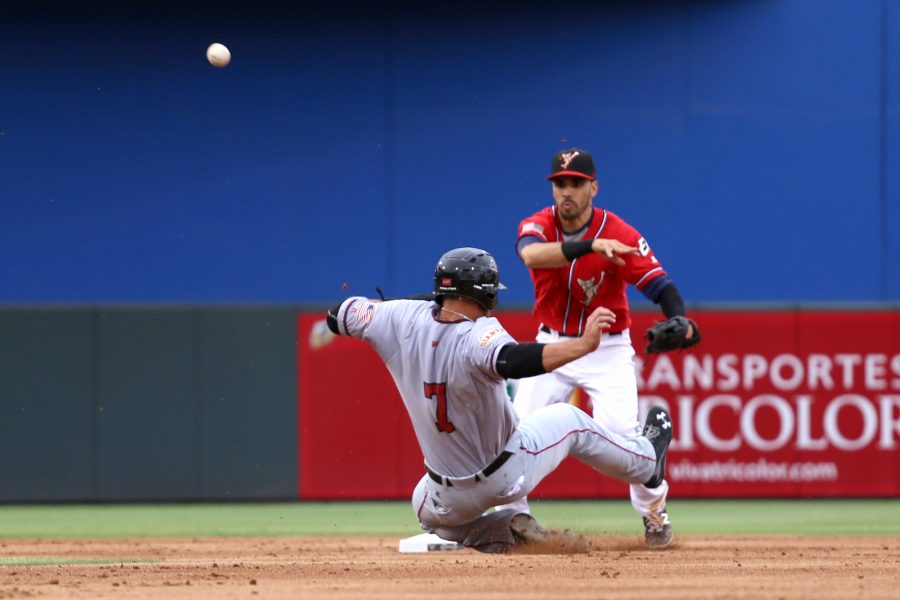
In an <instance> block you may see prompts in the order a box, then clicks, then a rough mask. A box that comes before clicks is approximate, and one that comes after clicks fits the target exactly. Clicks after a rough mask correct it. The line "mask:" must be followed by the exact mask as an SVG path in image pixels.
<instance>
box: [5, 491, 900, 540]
mask: <svg viewBox="0 0 900 600" xmlns="http://www.w3.org/2000/svg"><path fill="white" fill-rule="evenodd" d="M532 511H533V512H534V515H535V516H536V517H537V518H538V520H540V521H541V522H542V523H543V524H544V525H546V526H548V527H551V528H554V529H562V528H569V529H572V530H573V531H577V532H579V533H586V534H604V533H605V534H637V533H640V532H641V531H642V528H641V524H640V519H639V518H638V517H637V515H636V514H635V513H634V512H633V511H632V509H631V506H630V504H629V503H628V502H627V501H626V500H620V501H607V502H556V501H553V502H551V501H535V502H533V503H532ZM669 513H670V516H671V518H672V521H673V524H674V526H675V528H676V531H678V533H680V534H704V535H716V534H792V535H885V536H898V535H900V499H898V500H819V501H813V500H809V501H807V500H787V501H702V500H701V501H698V500H691V501H688V500H672V501H670V503H669ZM416 533H419V529H418V524H417V523H416V520H415V518H414V516H413V512H412V508H411V507H410V504H409V503H408V502H334V503H323V502H295V503H283V504H129V505H74V506H73V505H51V506H32V505H29V506H0V538H16V537H39V538H82V537H195V536H272V535H363V536H406V535H413V534H416Z"/></svg>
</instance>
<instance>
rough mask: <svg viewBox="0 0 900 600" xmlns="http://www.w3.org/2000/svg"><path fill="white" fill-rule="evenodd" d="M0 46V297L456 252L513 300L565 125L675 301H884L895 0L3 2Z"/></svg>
mask: <svg viewBox="0 0 900 600" xmlns="http://www.w3.org/2000/svg"><path fill="white" fill-rule="evenodd" d="M212 41H220V42H223V43H225V44H227V45H229V46H230V47H231V49H232V51H233V54H234V60H233V62H232V64H231V65H230V66H229V67H227V68H226V69H221V70H217V69H214V68H212V67H210V66H209V65H208V64H207V63H206V62H205V58H204V50H205V48H206V46H207V45H208V44H209V43H210V42H212ZM0 55H2V56H3V57H4V58H3V62H2V65H0V83H2V88H3V91H2V93H0V210H2V215H0V256H3V257H4V259H5V260H4V268H3V272H4V276H3V277H2V278H0V302H2V303H7V304H17V303H31V302H62V303H69V302H157V301H165V302H168V301H174V302H184V301H187V302H331V301H333V300H336V299H338V298H340V297H342V296H344V295H345V294H346V292H344V291H343V290H342V287H341V284H343V283H344V282H347V283H348V284H349V292H350V293H364V294H370V293H372V291H373V288H374V286H376V285H379V286H381V287H382V288H383V289H384V290H385V291H386V292H387V293H390V294H405V293H410V292H416V291H421V290H423V289H425V288H427V287H428V286H429V285H430V273H431V269H432V268H433V265H434V262H435V261H436V259H437V257H438V256H439V255H440V254H441V252H443V250H445V249H447V248H448V247H453V246H459V245H475V246H482V247H486V248H488V249H490V250H492V251H493V252H494V253H495V254H496V255H497V258H498V260H499V261H500V264H501V270H502V271H503V277H504V279H505V280H506V283H507V285H508V286H509V292H508V293H507V295H506V297H505V300H506V302H508V303H511V304H519V305H525V304H528V303H529V302H530V299H531V286H530V283H529V280H528V276H527V273H526V271H525V269H524V267H523V266H522V265H521V264H520V263H519V262H518V260H517V259H516V257H515V254H514V250H513V245H514V240H515V230H516V225H517V223H518V221H519V220H520V219H521V218H522V217H523V216H525V215H526V214H528V213H530V212H532V211H534V210H537V209H539V208H540V207H542V206H544V205H546V204H547V203H548V202H549V200H550V194H549V186H548V184H547V183H546V182H545V181H544V175H545V173H546V170H547V167H548V162H549V158H550V156H551V155H552V154H553V153H554V152H555V151H557V150H558V149H560V148H562V147H566V146H569V145H580V146H583V147H586V148H588V149H590V150H592V151H593V153H594V155H595V157H596V159H597V162H598V166H599V180H600V195H599V198H598V204H600V205H602V206H605V207H607V208H610V209H611V210H613V211H615V212H618V213H619V214H620V215H622V216H623V217H624V218H626V219H627V220H629V221H630V222H632V223H633V224H635V225H636V226H638V228H639V229H640V230H641V231H642V233H643V234H644V235H645V236H646V237H647V238H648V240H649V241H650V243H651V244H652V245H653V246H654V248H655V250H656V252H657V255H658V256H660V258H661V260H662V261H663V264H664V265H665V266H666V267H667V268H668V269H669V270H670V271H671V272H672V274H673V276H674V277H675V280H676V281H677V282H678V284H679V287H680V288H681V289H682V292H683V294H684V295H685V297H686V298H687V299H688V300H689V301H694V302H722V301H727V302H732V301H737V302H741V301H751V302H752V301H778V302H783V301H791V302H793V301H801V302H802V301H892V300H897V299H900V244H898V243H897V241H896V240H897V239H900V209H898V206H900V124H898V121H900V117H898V114H900V112H898V107H900V5H898V4H897V3H896V2H893V1H891V0H827V1H821V0H781V1H774V0H769V1H766V0H759V1H751V0H741V1H739V0H732V1H724V0H723V1H721V2H702V1H695V2H677V1H673V2H579V1H574V2H569V3H566V4H565V5H564V6H563V5H557V4H553V3H546V2H531V1H525V2H521V1H516V2H512V1H503V0H501V1H498V2H492V3H484V2H474V1H471V0H463V1H460V2H413V1H411V0H410V1H406V0H383V1H371V2H362V1H355V2H354V1H348V0H344V1H333V2H324V3H318V4H312V3H304V2H288V1H286V0H285V1H282V2H272V1H261V2H255V3H238V2H220V3H217V10H215V11H210V10H209V9H208V8H207V7H204V6H203V5H202V4H201V3H197V2H163V3H159V2H156V3H150V2H147V3H137V2H112V1H109V0H107V1H97V0H88V1H86V2H79V3H71V2H61V1H58V0H47V1H41V2H25V1H21V0H13V1H10V2H4V3H3V5H2V8H0Z"/></svg>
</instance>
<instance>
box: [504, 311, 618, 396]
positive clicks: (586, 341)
mask: <svg viewBox="0 0 900 600" xmlns="http://www.w3.org/2000/svg"><path fill="white" fill-rule="evenodd" d="M615 322H616V315H615V313H614V312H613V311H611V310H609V309H608V308H604V307H602V306H601V307H599V308H596V309H594V312H592V313H591V314H590V316H589V317H588V318H587V321H585V326H584V333H582V335H581V337H577V338H567V339H565V340H562V341H560V342H556V343H554V344H540V343H528V344H508V345H506V346H504V347H503V348H501V349H500V354H499V356H498V358H497V372H498V373H499V374H500V375H501V376H502V377H504V378H506V379H522V378H523V377H534V376H536V375H542V374H543V373H548V372H550V371H553V370H554V369H558V368H559V367H561V366H563V365H565V364H568V363H570V362H572V361H573V360H577V359H579V358H581V357H582V356H584V355H586V354H590V353H591V352H593V351H594V350H596V349H597V347H598V346H599V345H600V336H601V335H602V334H603V331H604V330H605V329H608V328H609V327H610V326H611V325H612V324H613V323H615Z"/></svg>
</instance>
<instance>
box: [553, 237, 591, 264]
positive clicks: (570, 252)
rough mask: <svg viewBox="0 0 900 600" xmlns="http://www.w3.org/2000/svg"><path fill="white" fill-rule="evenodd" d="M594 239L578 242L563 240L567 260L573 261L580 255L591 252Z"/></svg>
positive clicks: (563, 251)
mask: <svg viewBox="0 0 900 600" xmlns="http://www.w3.org/2000/svg"><path fill="white" fill-rule="evenodd" d="M593 243H594V240H578V241H577V242H563V243H562V244H561V245H560V248H561V249H562V253H563V256H565V257H566V260H568V261H573V260H575V259H576V258H578V257H579V256H584V255H585V254H590V252H591V246H592V245H593Z"/></svg>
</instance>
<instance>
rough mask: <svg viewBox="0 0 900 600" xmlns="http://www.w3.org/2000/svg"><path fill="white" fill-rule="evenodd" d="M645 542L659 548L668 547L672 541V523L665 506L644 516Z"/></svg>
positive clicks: (651, 546) (649, 545)
mask: <svg viewBox="0 0 900 600" xmlns="http://www.w3.org/2000/svg"><path fill="white" fill-rule="evenodd" d="M644 543H646V544H647V546H648V547H650V548H654V549H657V550H661V549H663V548H668V547H669V545H670V544H671V543H672V523H671V521H669V513H668V512H666V507H665V506H663V507H662V508H661V509H660V510H658V511H657V512H652V513H650V514H649V515H647V516H646V517H644Z"/></svg>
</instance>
